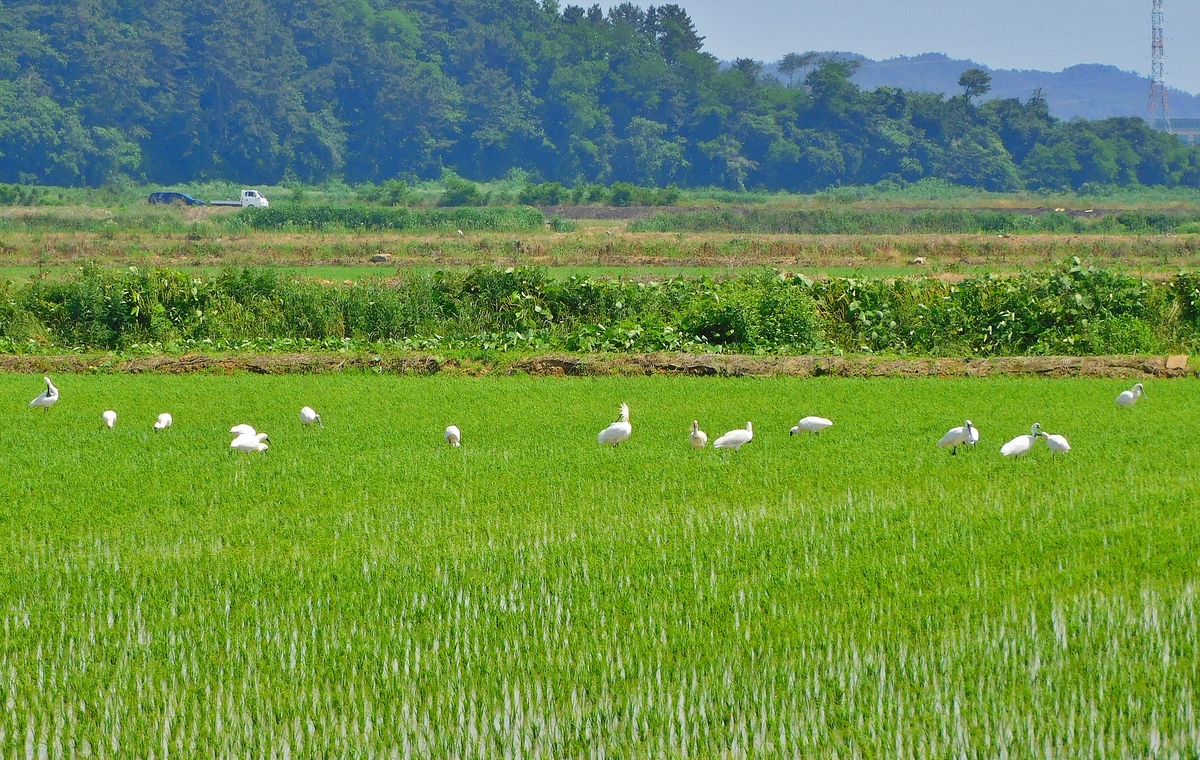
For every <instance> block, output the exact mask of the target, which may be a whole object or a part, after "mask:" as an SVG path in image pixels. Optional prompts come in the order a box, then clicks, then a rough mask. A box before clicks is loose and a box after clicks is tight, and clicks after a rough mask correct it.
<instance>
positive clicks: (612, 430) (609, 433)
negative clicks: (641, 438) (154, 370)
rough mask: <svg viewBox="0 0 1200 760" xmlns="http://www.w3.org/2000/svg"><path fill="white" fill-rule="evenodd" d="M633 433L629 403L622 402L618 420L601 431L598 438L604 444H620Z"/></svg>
mask: <svg viewBox="0 0 1200 760" xmlns="http://www.w3.org/2000/svg"><path fill="white" fill-rule="evenodd" d="M631 435H633V425H630V424H629V404H621V416H620V417H618V418H617V421H616V422H614V423H613V424H611V425H609V426H608V427H606V428H604V429H603V430H601V431H600V435H598V436H596V440H597V441H599V442H600V443H601V444H603V445H609V444H612V445H613V446H618V445H620V444H621V442H622V441H628V440H629V436H631Z"/></svg>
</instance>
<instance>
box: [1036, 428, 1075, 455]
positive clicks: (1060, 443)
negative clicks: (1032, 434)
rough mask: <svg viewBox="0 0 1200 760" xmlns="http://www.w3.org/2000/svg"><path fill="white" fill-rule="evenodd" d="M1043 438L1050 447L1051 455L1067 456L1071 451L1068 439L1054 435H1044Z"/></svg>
mask: <svg viewBox="0 0 1200 760" xmlns="http://www.w3.org/2000/svg"><path fill="white" fill-rule="evenodd" d="M1042 437H1043V438H1045V439H1046V445H1047V446H1049V447H1050V455H1051V456H1054V455H1055V454H1066V453H1067V452H1068V451H1070V450H1071V444H1069V443H1067V439H1066V438H1065V437H1064V436H1061V435H1054V434H1053V433H1042Z"/></svg>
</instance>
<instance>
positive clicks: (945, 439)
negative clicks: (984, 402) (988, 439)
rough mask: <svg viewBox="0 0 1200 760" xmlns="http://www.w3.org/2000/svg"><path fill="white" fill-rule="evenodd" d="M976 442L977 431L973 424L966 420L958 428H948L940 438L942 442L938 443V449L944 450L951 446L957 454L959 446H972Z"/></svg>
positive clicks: (977, 437)
mask: <svg viewBox="0 0 1200 760" xmlns="http://www.w3.org/2000/svg"><path fill="white" fill-rule="evenodd" d="M978 440H979V430H978V429H977V428H976V427H975V423H973V422H971V421H970V420H967V421H966V422H964V423H963V424H962V425H959V426H958V427H954V428H950V430H949V431H948V432H947V433H946V434H945V435H944V436H942V440H940V441H938V448H941V449H945V448H950V447H951V446H953V447H954V449H955V453H957V450H958V447H959V446H974V445H975V443H976V442H977V441H978Z"/></svg>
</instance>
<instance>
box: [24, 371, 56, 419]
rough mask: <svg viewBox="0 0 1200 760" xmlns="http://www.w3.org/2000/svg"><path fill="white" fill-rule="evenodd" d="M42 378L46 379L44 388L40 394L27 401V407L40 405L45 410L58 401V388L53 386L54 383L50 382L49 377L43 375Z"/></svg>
mask: <svg viewBox="0 0 1200 760" xmlns="http://www.w3.org/2000/svg"><path fill="white" fill-rule="evenodd" d="M42 379H43V380H45V381H46V390H45V391H44V392H43V393H42V395H40V396H38V397H37V398H35V399H34V400H33V401H30V402H29V408H30V409H33V408H35V407H39V406H40V407H42V408H43V409H45V410H46V411H50V407H52V406H54V404H55V402H57V401H58V388H55V387H54V383H52V382H50V378H48V377H43V378H42Z"/></svg>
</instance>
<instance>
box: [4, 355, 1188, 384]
mask: <svg viewBox="0 0 1200 760" xmlns="http://www.w3.org/2000/svg"><path fill="white" fill-rule="evenodd" d="M346 370H350V371H363V370H372V371H379V372H384V373H388V374H399V375H437V374H448V375H466V376H483V375H498V374H499V375H513V374H527V375H534V376H552V377H568V376H592V377H596V376H610V375H620V376H646V375H697V376H724V377H823V376H826V377H858V378H868V377H989V376H995V375H1006V376H1035V377H1051V378H1061V377H1096V378H1142V379H1144V378H1172V377H1191V376H1194V375H1195V374H1197V373H1196V370H1195V368H1193V367H1191V366H1190V365H1189V364H1188V357H1186V356H1173V357H1165V356H1035V357H1000V358H992V359H978V358H977V359H954V358H913V359H898V358H883V357H870V356H856V357H835V356H739V355H715V354H665V353H657V354H598V355H588V356H579V355H571V354H547V355H542V356H526V357H520V358H515V359H512V360H501V361H478V360H473V359H466V358H444V357H438V356H432V355H425V354H393V355H388V354H362V355H346V354H319V353H306V354H248V355H232V356H208V355H205V354H185V355H183V356H152V357H141V358H136V359H120V358H116V357H112V356H103V355H101V356H86V355H79V356H0V372H11V373H94V372H101V373H117V374H122V373H128V374H142V373H152V374H164V375H176V374H194V373H206V374H232V373H236V372H249V373H252V374H261V375H288V374H327V373H336V372H342V371H346Z"/></svg>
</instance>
